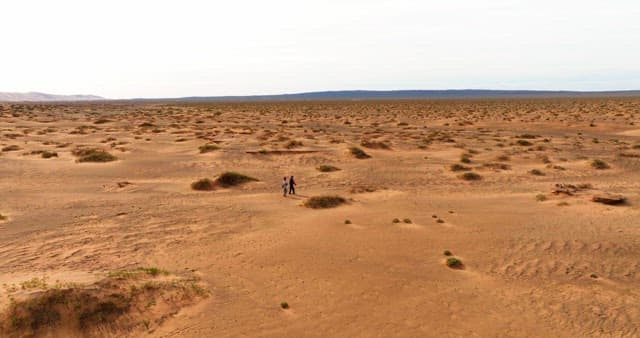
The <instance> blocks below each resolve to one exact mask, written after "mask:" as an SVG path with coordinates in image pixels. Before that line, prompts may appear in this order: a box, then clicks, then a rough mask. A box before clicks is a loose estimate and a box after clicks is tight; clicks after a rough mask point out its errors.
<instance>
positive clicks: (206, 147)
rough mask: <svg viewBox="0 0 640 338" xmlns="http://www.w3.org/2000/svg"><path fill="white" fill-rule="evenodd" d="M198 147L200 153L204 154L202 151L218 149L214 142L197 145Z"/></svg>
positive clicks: (207, 151)
mask: <svg viewBox="0 0 640 338" xmlns="http://www.w3.org/2000/svg"><path fill="white" fill-rule="evenodd" d="M198 149H200V154H204V153H209V152H212V151H216V150H218V149H220V147H218V146H217V145H215V144H205V145H201V146H200V147H198Z"/></svg>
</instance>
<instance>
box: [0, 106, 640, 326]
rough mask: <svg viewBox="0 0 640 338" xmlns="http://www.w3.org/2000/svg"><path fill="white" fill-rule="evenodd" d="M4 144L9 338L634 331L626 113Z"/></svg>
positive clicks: (639, 296)
mask: <svg viewBox="0 0 640 338" xmlns="http://www.w3.org/2000/svg"><path fill="white" fill-rule="evenodd" d="M0 147H1V148H2V152H1V154H0V215H1V216H0V284H1V287H0V336H3V337H5V336H6V337H14V336H15V337H23V336H27V337H28V336H45V337H76V336H77V337H83V336H99V337H102V336H118V337H121V336H132V337H147V336H148V337H232V336H233V337H237V336H244V337H263V336H264V337H275V336H279V337H281V336H287V337H307V336H308V337H389V336H407V337H585V336H594V337H637V336H640V305H639V304H640V288H639V286H640V208H639V206H640V98H607V97H602V98H544V99H543V98H536V99H524V98H523V99H483V100H480V99H474V100H471V99H468V100H464V99H460V100H424V101H411V100H405V101H335V102H334V101H316V102H313V101H308V102H305V101H301V102H236V103H232V102H227V103H222V102H219V103H211V102H209V103H207V102H170V101H162V102H153V101H149V102H95V103H56V104H44V103H41V104H38V103H24V104H20V103H12V104H9V103H5V104H0ZM243 175H246V176H243ZM291 175H293V176H295V180H296V182H297V187H296V190H297V193H296V194H295V195H289V196H287V197H283V194H282V190H281V186H280V183H281V181H282V178H283V177H284V176H287V177H289V176H291ZM225 177H226V178H229V177H231V178H230V179H228V180H227V181H225V179H224V178H225ZM202 179H208V180H204V181H201V182H200V184H196V185H193V184H194V182H197V181H199V180H202ZM194 188H196V189H194ZM202 189H204V190H202ZM314 197H316V199H314ZM317 197H320V198H319V199H317ZM314 201H315V202H318V203H316V204H314V203H312V202H314ZM325 202H326V203H325ZM602 202H604V203H602ZM325 207H327V208H325Z"/></svg>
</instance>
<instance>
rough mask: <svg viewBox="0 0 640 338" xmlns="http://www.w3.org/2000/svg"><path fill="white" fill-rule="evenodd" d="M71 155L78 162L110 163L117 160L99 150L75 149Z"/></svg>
mask: <svg viewBox="0 0 640 338" xmlns="http://www.w3.org/2000/svg"><path fill="white" fill-rule="evenodd" d="M72 154H73V155H75V156H77V157H79V158H78V160H77V161H78V162H111V161H115V160H117V159H118V158H117V157H115V156H113V155H111V154H109V153H108V152H106V151H104V150H100V149H82V148H81V149H75V150H73V151H72Z"/></svg>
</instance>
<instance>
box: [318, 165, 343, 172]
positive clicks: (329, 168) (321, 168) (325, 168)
mask: <svg viewBox="0 0 640 338" xmlns="http://www.w3.org/2000/svg"><path fill="white" fill-rule="evenodd" d="M317 169H318V171H321V172H323V173H328V172H332V171H338V170H340V168H338V167H334V166H332V165H326V164H323V165H321V166H319V167H318V168H317Z"/></svg>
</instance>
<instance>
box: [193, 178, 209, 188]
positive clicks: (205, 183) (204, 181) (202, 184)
mask: <svg viewBox="0 0 640 338" xmlns="http://www.w3.org/2000/svg"><path fill="white" fill-rule="evenodd" d="M191 189H193V190H200V191H210V190H214V189H215V183H214V182H213V181H212V180H210V179H208V178H201V179H199V180H197V181H195V182H193V183H191Z"/></svg>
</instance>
